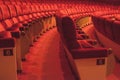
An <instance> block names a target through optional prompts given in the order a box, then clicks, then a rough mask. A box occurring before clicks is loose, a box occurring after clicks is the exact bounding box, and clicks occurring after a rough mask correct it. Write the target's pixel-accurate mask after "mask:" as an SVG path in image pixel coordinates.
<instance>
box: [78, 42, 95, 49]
mask: <svg viewBox="0 0 120 80" xmlns="http://www.w3.org/2000/svg"><path fill="white" fill-rule="evenodd" d="M78 43H79V44H80V46H81V48H93V47H94V46H93V45H91V44H90V43H88V42H87V40H78Z"/></svg>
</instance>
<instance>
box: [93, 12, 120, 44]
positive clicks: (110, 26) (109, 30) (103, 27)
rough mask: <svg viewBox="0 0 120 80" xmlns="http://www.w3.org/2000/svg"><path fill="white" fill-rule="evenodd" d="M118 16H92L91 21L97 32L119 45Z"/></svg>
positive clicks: (119, 24)
mask: <svg viewBox="0 0 120 80" xmlns="http://www.w3.org/2000/svg"><path fill="white" fill-rule="evenodd" d="M119 19H120V18H119V14H114V15H112V16H111V15H110V16H109V15H106V16H93V17H92V20H93V23H94V26H95V28H96V29H97V31H99V32H100V33H102V34H103V35H104V36H106V37H107V38H109V39H110V40H112V41H114V42H116V43H117V44H120V39H119V27H120V21H119Z"/></svg>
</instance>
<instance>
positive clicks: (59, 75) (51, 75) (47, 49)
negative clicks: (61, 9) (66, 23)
mask: <svg viewBox="0 0 120 80" xmlns="http://www.w3.org/2000/svg"><path fill="white" fill-rule="evenodd" d="M59 40H60V39H59V35H58V33H57V30H56V28H55V29H52V30H50V31H48V32H46V33H45V34H43V35H42V36H41V37H40V38H39V39H38V42H35V43H34V46H33V47H31V49H30V52H29V53H28V54H27V55H26V59H27V61H25V62H23V73H22V74H18V80H74V78H73V75H72V73H71V71H70V68H69V66H68V63H67V60H66V58H65V55H64V53H63V51H62V50H60V44H59V43H60V42H59Z"/></svg>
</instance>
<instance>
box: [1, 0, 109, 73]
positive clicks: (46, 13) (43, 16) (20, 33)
mask: <svg viewBox="0 0 120 80" xmlns="http://www.w3.org/2000/svg"><path fill="white" fill-rule="evenodd" d="M60 6H61V7H62V8H61V7H60ZM71 6H75V8H71ZM88 7H91V8H88ZM109 7H110V6H109V5H108V7H107V8H106V7H105V6H102V7H100V5H94V6H93V5H91V4H88V5H87V7H86V5H83V4H81V5H80V4H74V3H70V4H63V3H60V4H58V3H40V2H39V1H37V0H33V1H31V0H24V1H23V0H0V48H8V47H15V48H16V54H17V56H16V59H17V70H18V71H20V72H21V70H22V64H21V59H22V60H25V55H26V53H27V52H28V51H29V47H30V45H33V41H36V39H37V38H38V37H39V35H40V34H43V33H44V32H46V31H47V30H49V29H51V28H53V27H55V26H56V20H55V15H56V14H57V13H56V11H59V9H60V13H61V10H63V11H62V12H63V13H64V14H65V15H69V16H70V17H71V18H72V19H74V20H76V19H77V18H78V17H81V16H86V15H91V14H92V12H94V11H95V10H99V9H100V10H102V9H103V10H106V9H108V8H109ZM64 8H65V9H64ZM110 8H111V7H110ZM110 8H109V9H110ZM63 13H62V14H63ZM67 30H68V28H66V31H67ZM67 32H69V30H68V31H67ZM70 33H71V31H70ZM76 33H77V35H76V34H75V33H74V36H73V39H74V41H75V44H71V42H69V41H70V40H69V39H68V40H67V41H68V42H69V43H68V46H69V45H70V48H74V47H75V48H76V47H81V48H86V47H91V48H93V44H94V40H84V39H88V36H87V35H86V34H84V32H83V31H80V30H79V29H78V30H77V31H76ZM69 38H70V37H69ZM76 38H77V39H79V40H80V41H77V39H76ZM71 41H72V40H71ZM79 43H80V44H79ZM71 45H72V46H71ZM76 45H77V46H76ZM80 45H81V46H80ZM93 49H94V48H93ZM85 50H86V49H85ZM83 51H84V50H83ZM76 54H78V53H77V51H76ZM75 58H77V56H75Z"/></svg>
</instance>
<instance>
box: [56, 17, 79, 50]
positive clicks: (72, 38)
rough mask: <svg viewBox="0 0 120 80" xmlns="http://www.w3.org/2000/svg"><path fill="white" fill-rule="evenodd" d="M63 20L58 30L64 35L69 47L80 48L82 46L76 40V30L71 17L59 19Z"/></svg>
mask: <svg viewBox="0 0 120 80" xmlns="http://www.w3.org/2000/svg"><path fill="white" fill-rule="evenodd" d="M59 20H60V21H61V22H59V25H57V26H59V27H58V30H59V32H60V34H61V35H62V36H63V38H64V40H65V42H66V45H67V47H68V48H69V49H72V48H78V47H80V46H79V44H78V42H77V40H76V30H75V25H74V22H73V21H72V19H71V18H70V17H67V16H66V17H62V19H59Z"/></svg>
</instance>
